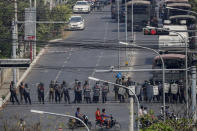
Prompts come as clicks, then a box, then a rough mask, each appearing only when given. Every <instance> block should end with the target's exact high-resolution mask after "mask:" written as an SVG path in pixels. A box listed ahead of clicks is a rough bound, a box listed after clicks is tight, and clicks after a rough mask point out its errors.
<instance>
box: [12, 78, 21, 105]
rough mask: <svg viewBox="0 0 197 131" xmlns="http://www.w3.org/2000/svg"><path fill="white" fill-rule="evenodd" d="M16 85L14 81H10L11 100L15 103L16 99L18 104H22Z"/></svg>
mask: <svg viewBox="0 0 197 131" xmlns="http://www.w3.org/2000/svg"><path fill="white" fill-rule="evenodd" d="M14 85H15V84H14V82H13V81H11V83H10V94H11V96H10V100H11V102H12V104H14V103H15V101H16V102H17V103H18V105H20V103H19V101H18V98H17V94H16V88H15V87H14Z"/></svg>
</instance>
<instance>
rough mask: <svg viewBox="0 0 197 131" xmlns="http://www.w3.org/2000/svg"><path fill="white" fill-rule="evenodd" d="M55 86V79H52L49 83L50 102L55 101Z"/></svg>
mask: <svg viewBox="0 0 197 131" xmlns="http://www.w3.org/2000/svg"><path fill="white" fill-rule="evenodd" d="M54 88H55V84H54V81H51V83H50V85H49V102H53V101H54Z"/></svg>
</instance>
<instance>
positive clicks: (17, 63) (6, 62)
mask: <svg viewBox="0 0 197 131" xmlns="http://www.w3.org/2000/svg"><path fill="white" fill-rule="evenodd" d="M30 63H31V62H30V59H0V68H6V67H8V68H10V67H16V68H20V67H21V68H25V67H29V66H30Z"/></svg>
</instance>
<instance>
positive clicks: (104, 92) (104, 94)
mask: <svg viewBox="0 0 197 131" xmlns="http://www.w3.org/2000/svg"><path fill="white" fill-rule="evenodd" d="M108 92H109V85H108V83H107V82H104V83H103V86H102V102H103V103H106V101H107V94H108Z"/></svg>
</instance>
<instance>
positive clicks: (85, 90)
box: [83, 80, 91, 103]
mask: <svg viewBox="0 0 197 131" xmlns="http://www.w3.org/2000/svg"><path fill="white" fill-rule="evenodd" d="M90 93H91V89H90V85H89V83H88V81H87V80H86V81H85V83H84V85H83V94H84V100H85V101H86V103H91V96H90Z"/></svg>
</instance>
